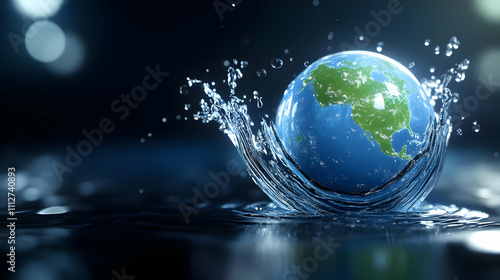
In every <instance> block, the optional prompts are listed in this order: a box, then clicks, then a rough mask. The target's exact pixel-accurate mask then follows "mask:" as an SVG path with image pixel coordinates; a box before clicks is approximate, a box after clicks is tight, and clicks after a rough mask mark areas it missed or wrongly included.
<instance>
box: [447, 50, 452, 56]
mask: <svg viewBox="0 0 500 280" xmlns="http://www.w3.org/2000/svg"><path fill="white" fill-rule="evenodd" d="M452 54H453V51H452V50H446V52H445V55H446V56H451V55H452Z"/></svg>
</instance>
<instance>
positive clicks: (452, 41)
mask: <svg viewBox="0 0 500 280" xmlns="http://www.w3.org/2000/svg"><path fill="white" fill-rule="evenodd" d="M448 44H449V45H451V46H450V49H451V48H453V49H455V50H456V49H458V48H459V47H460V41H458V39H457V37H456V36H453V37H451V39H450V42H449V43H448Z"/></svg>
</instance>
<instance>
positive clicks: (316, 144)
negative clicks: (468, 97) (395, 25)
mask: <svg viewBox="0 0 500 280" xmlns="http://www.w3.org/2000/svg"><path fill="white" fill-rule="evenodd" d="M435 118H436V116H435V112H434V107H433V106H432V102H431V99H430V97H429V96H428V95H427V94H426V92H425V90H424V89H423V88H422V86H421V85H420V83H419V82H418V81H417V79H416V78H415V76H414V75H413V74H412V73H411V72H410V71H409V70H408V69H407V68H406V67H404V66H403V65H401V64H400V63H398V62H397V61H395V60H393V59H391V58H389V57H386V56H384V55H382V54H379V53H373V52H367V51H344V52H339V53H336V54H332V55H329V56H325V57H323V58H321V59H319V60H317V61H315V62H314V63H312V64H311V65H309V66H308V67H307V68H306V69H305V70H304V71H303V72H302V73H301V74H300V75H298V76H297V77H296V78H295V79H294V80H293V81H292V82H291V83H290V84H289V86H288V88H287V89H286V91H285V93H284V96H283V99H282V101H281V104H280V106H279V109H278V112H277V116H276V133H277V135H278V137H279V139H280V140H281V144H282V145H283V148H284V150H285V151H286V153H287V155H288V156H289V157H290V159H291V161H292V162H293V163H294V165H295V166H296V167H297V168H298V169H299V170H300V171H301V172H302V173H303V174H304V176H306V177H307V178H308V180H310V182H312V183H314V184H315V185H316V186H320V187H321V188H322V189H324V190H329V191H335V192H337V193H341V194H355V195H361V194H365V193H370V192H373V191H374V190H376V189H377V188H381V187H382V186H384V184H386V183H387V182H389V181H391V180H393V179H394V178H397V177H398V176H399V174H400V173H401V172H402V171H403V170H404V169H405V168H406V167H407V166H408V164H409V162H410V161H411V160H412V159H413V158H414V157H416V156H417V155H418V154H419V152H421V149H422V146H423V145H422V143H423V141H424V140H425V139H426V138H427V137H426V136H427V135H428V134H429V128H430V127H431V124H432V123H433V122H434V121H435Z"/></svg>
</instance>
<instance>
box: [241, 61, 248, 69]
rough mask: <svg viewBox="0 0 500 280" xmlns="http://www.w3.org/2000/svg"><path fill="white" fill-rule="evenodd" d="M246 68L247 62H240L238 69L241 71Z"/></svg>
mask: <svg viewBox="0 0 500 280" xmlns="http://www.w3.org/2000/svg"><path fill="white" fill-rule="evenodd" d="M247 66H248V61H246V60H242V61H241V62H240V68H242V69H243V68H247Z"/></svg>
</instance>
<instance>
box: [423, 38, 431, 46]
mask: <svg viewBox="0 0 500 280" xmlns="http://www.w3.org/2000/svg"><path fill="white" fill-rule="evenodd" d="M430 44H431V39H426V40H425V41H424V46H426V47H428V46H429V45H430Z"/></svg>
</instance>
